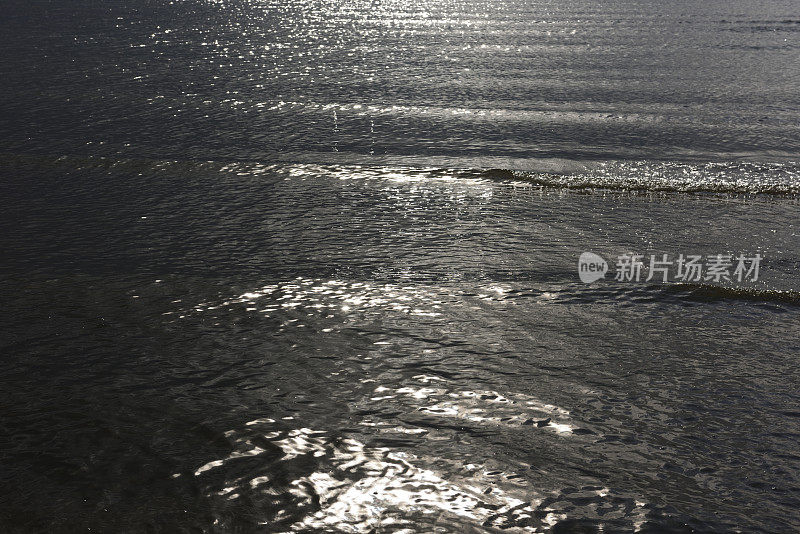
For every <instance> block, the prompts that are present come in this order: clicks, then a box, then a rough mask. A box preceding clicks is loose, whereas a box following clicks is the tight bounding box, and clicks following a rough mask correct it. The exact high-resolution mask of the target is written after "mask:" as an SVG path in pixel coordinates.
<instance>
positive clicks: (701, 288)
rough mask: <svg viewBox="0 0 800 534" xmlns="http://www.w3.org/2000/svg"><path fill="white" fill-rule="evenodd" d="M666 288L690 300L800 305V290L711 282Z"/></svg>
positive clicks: (675, 285)
mask: <svg viewBox="0 0 800 534" xmlns="http://www.w3.org/2000/svg"><path fill="white" fill-rule="evenodd" d="M665 287H666V290H667V291H669V292H672V293H678V294H680V295H681V296H683V297H685V298H687V299H689V300H698V301H702V302H714V301H721V300H746V301H755V302H767V303H781V304H790V305H793V306H800V291H794V290H778V289H756V288H747V287H725V286H715V285H710V284H674V285H669V286H665Z"/></svg>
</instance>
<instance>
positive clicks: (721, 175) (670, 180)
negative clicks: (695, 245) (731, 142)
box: [485, 161, 800, 196]
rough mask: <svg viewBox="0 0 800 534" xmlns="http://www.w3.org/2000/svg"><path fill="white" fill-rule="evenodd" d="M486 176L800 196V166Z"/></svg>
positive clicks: (615, 167)
mask: <svg viewBox="0 0 800 534" xmlns="http://www.w3.org/2000/svg"><path fill="white" fill-rule="evenodd" d="M485 176H486V177H487V178H502V179H515V180H520V181H524V182H528V183H532V184H536V185H541V186H546V187H560V188H567V189H610V190H623V191H654V192H680V193H731V194H768V195H789V196H794V195H797V194H798V193H800V165H798V164H797V163H751V162H741V163H677V162H657V161H632V162H628V161H614V162H600V163H598V164H597V165H596V166H594V167H590V166H587V168H586V170H585V171H583V172H578V173H565V174H559V173H553V172H550V173H540V172H514V171H486V173H485Z"/></svg>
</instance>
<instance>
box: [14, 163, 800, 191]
mask: <svg viewBox="0 0 800 534" xmlns="http://www.w3.org/2000/svg"><path fill="white" fill-rule="evenodd" d="M289 156H291V157H289ZM289 156H287V154H284V155H283V156H282V159H280V160H275V161H246V160H242V161H238V160H237V161H222V160H214V161H201V160H150V159H134V158H109V157H99V156H83V157H82V156H45V155H23V154H0V167H6V168H8V169H14V168H25V169H26V170H28V171H37V170H40V171H45V170H58V172H59V173H60V174H61V175H62V176H63V175H76V176H82V175H84V174H85V173H92V174H101V175H111V174H115V175H116V174H117V173H124V174H127V175H131V176H134V175H135V176H137V177H149V176H156V175H161V174H163V173H169V174H171V175H174V174H181V175H187V176H189V177H193V178H194V177H198V176H203V177H206V176H207V177H209V178H212V179H213V176H214V175H217V174H218V175H226V174H235V175H237V176H248V175H249V176H253V177H254V178H255V177H259V178H263V177H264V176H265V175H269V176H272V177H273V178H275V179H280V178H288V179H306V178H335V179H370V180H391V181H398V180H401V181H407V180H415V181H426V180H436V179H442V178H446V179H448V180H459V179H461V180H464V179H467V180H486V181H506V182H518V183H525V184H531V185H537V186H542V187H551V188H560V189H575V190H588V191H591V190H617V191H645V192H646V191H652V192H676V193H719V194H742V195H774V196H797V195H800V161H794V160H785V159H782V158H781V159H780V160H779V161H770V162H756V161H713V162H699V163H688V162H676V161H656V160H635V161H634V160H607V161H591V160H573V159H565V158H523V159H520V158H492V157H482V158H477V159H476V158H469V159H464V158H437V157H424V158H423V157H418V158H417V157H399V156H398V157H396V158H394V157H382V158H377V159H376V158H370V157H367V156H363V155H359V154H341V153H336V154H316V153H314V154H310V153H309V154H293V155H289ZM287 158H288V159H287Z"/></svg>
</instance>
